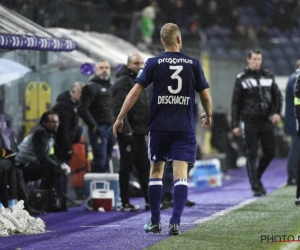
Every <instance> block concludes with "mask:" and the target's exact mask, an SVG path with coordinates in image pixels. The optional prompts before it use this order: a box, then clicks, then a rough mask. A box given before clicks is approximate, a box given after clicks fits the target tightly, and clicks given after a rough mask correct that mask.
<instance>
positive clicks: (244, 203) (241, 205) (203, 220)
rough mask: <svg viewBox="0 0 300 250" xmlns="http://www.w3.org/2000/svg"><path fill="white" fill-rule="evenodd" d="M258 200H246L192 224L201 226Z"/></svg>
mask: <svg viewBox="0 0 300 250" xmlns="http://www.w3.org/2000/svg"><path fill="white" fill-rule="evenodd" d="M257 199H258V198H251V199H247V200H245V201H243V202H241V203H239V204H237V205H235V206H233V207H229V208H226V209H224V210H221V211H219V212H216V213H214V214H212V215H211V216H208V217H205V218H202V219H199V220H195V221H194V222H193V223H192V224H201V223H204V222H207V221H210V220H213V219H216V218H217V217H220V216H223V215H225V214H228V213H229V212H231V211H234V210H237V209H239V208H242V207H244V206H246V205H248V204H250V203H252V202H253V201H256V200H257ZM181 224H182V225H183V224H191V223H181Z"/></svg>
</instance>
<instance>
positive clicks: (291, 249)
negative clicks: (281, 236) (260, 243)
mask: <svg viewBox="0 0 300 250" xmlns="http://www.w3.org/2000/svg"><path fill="white" fill-rule="evenodd" d="M298 237H299V235H298V234H297V235H294V238H295V239H298ZM299 244H300V243H299V242H291V243H289V244H287V245H285V246H283V247H281V248H280V250H296V249H299V248H298V247H299Z"/></svg>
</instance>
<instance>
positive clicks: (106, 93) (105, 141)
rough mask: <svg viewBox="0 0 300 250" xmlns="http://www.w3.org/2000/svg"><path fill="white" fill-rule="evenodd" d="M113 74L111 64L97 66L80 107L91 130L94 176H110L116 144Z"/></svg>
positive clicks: (83, 117) (79, 111) (105, 62)
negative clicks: (111, 77)
mask: <svg viewBox="0 0 300 250" xmlns="http://www.w3.org/2000/svg"><path fill="white" fill-rule="evenodd" d="M110 74H111V68H110V63H109V62H108V61H106V60H100V61H99V62H98V63H97V64H96V66H95V74H94V75H92V76H91V77H90V78H89V81H88V83H87V85H85V86H84V87H83V89H82V94H81V97H80V101H79V105H78V114H79V116H80V117H81V118H82V120H83V121H84V122H85V123H86V125H87V126H88V129H89V131H88V133H89V139H90V144H91V146H92V151H93V161H92V171H91V172H93V173H106V172H108V170H109V161H110V160H111V155H112V151H113V146H114V144H115V143H116V138H115V137H114V135H113V134H112V125H113V122H114V120H115V117H114V112H113V97H112V90H111V84H110Z"/></svg>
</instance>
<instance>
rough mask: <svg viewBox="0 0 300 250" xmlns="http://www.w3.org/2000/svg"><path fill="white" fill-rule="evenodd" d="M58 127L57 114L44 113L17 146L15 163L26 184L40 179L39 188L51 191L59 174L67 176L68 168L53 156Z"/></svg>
mask: <svg viewBox="0 0 300 250" xmlns="http://www.w3.org/2000/svg"><path fill="white" fill-rule="evenodd" d="M58 125H59V119H58V114H57V113H55V112H54V111H47V112H45V113H44V114H43V115H42V117H41V119H40V123H39V124H37V125H36V126H35V127H33V128H32V129H31V131H30V133H29V135H28V136H26V137H25V138H24V140H23V141H22V142H21V143H20V144H19V146H18V154H17V155H16V158H15V162H16V166H18V167H19V168H20V169H21V170H22V171H23V175H24V179H25V181H26V182H29V181H36V180H39V179H42V182H41V188H44V189H52V188H55V187H56V185H57V178H58V176H59V175H60V174H69V173H70V167H69V166H68V165H67V164H65V163H62V162H61V161H59V160H58V159H57V158H56V157H55V155H54V150H53V146H54V142H55V141H54V139H55V133H56V131H57V128H58Z"/></svg>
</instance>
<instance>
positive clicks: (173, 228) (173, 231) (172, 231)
mask: <svg viewBox="0 0 300 250" xmlns="http://www.w3.org/2000/svg"><path fill="white" fill-rule="evenodd" d="M178 234H180V231H179V225H178V224H170V225H169V235H178Z"/></svg>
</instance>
